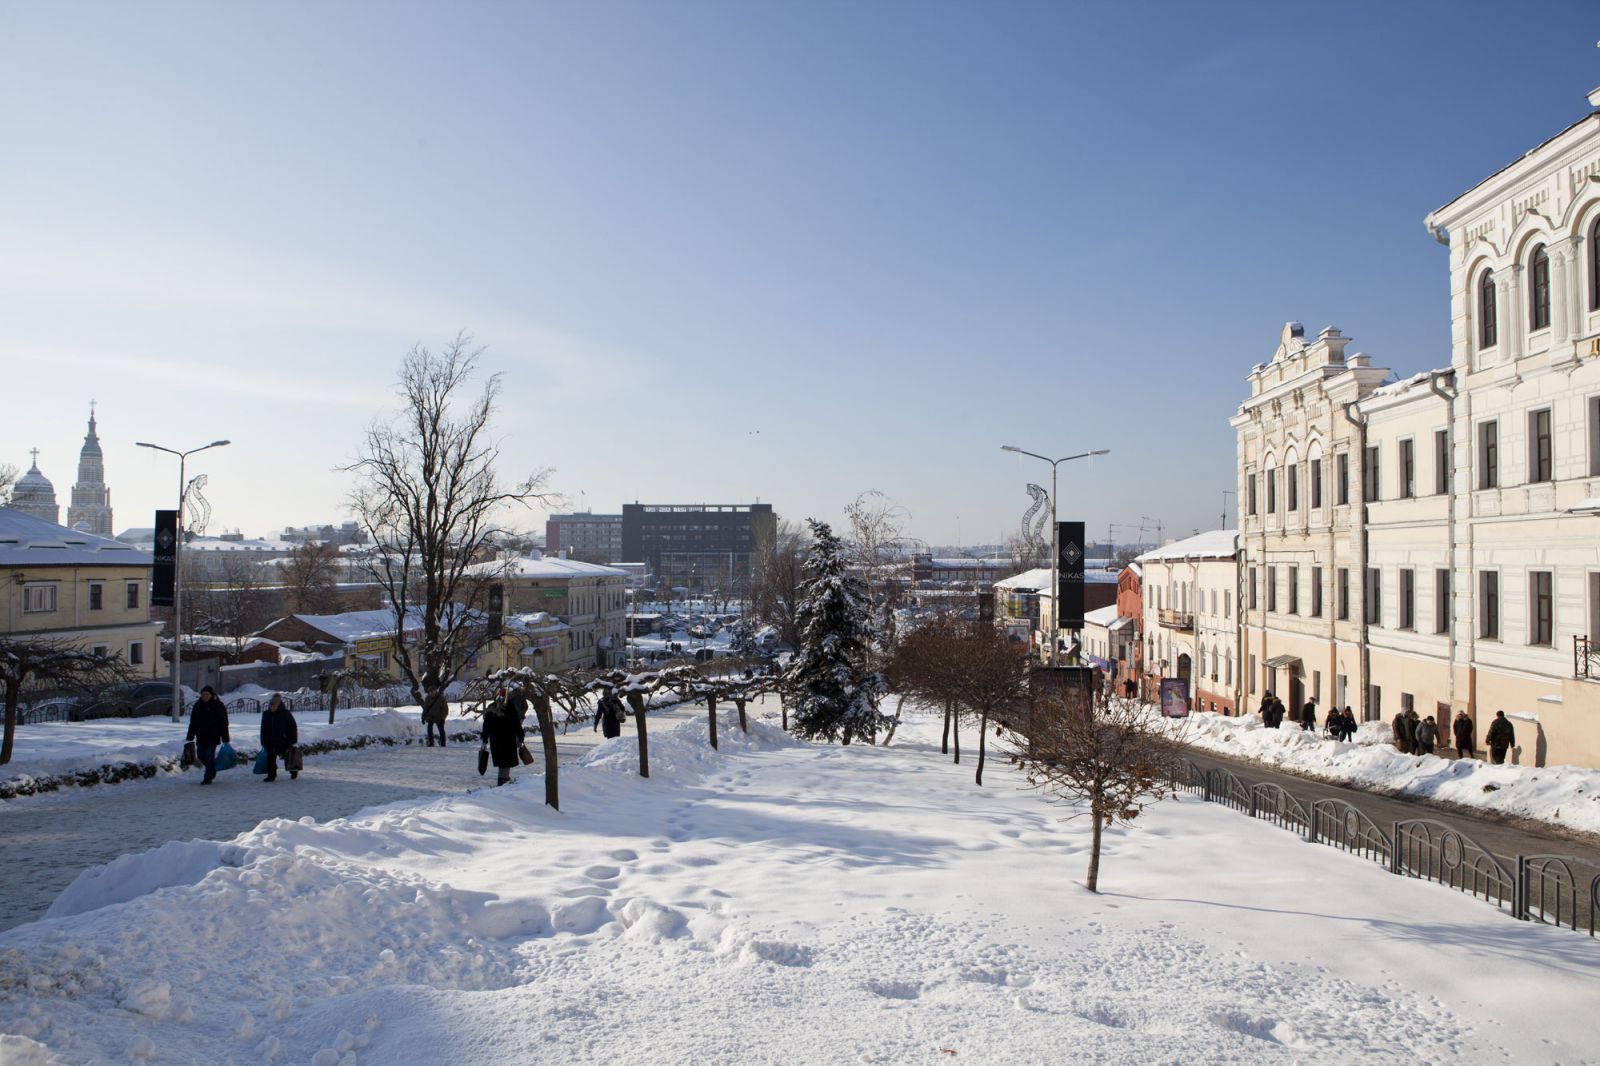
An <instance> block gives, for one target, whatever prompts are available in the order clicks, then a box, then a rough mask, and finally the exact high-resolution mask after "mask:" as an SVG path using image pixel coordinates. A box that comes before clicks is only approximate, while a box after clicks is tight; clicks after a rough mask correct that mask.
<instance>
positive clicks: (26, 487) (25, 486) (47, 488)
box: [12, 461, 56, 499]
mask: <svg viewBox="0 0 1600 1066" xmlns="http://www.w3.org/2000/svg"><path fill="white" fill-rule="evenodd" d="M12 493H13V494H14V495H18V496H49V497H51V498H52V499H53V498H54V497H55V494H56V487H55V486H54V485H52V484H50V479H49V478H47V477H45V476H44V475H43V474H41V473H39V464H38V462H37V461H35V462H34V464H33V465H32V466H31V467H29V468H28V472H27V473H26V474H23V475H22V476H21V477H20V478H18V479H17V483H16V484H15V485H14V486H12Z"/></svg>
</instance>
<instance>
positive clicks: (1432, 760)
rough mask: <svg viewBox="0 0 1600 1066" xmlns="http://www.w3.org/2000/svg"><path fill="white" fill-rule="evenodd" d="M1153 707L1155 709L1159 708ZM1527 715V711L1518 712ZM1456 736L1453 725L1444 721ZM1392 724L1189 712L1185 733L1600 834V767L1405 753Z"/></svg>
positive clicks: (1309, 767) (1331, 772)
mask: <svg viewBox="0 0 1600 1066" xmlns="http://www.w3.org/2000/svg"><path fill="white" fill-rule="evenodd" d="M1151 713H1156V712H1155V711H1154V709H1152V712H1151ZM1516 717H1522V716H1516ZM1442 728H1443V730H1444V732H1445V734H1446V736H1445V738H1444V740H1441V746H1443V745H1444V744H1445V743H1446V742H1447V741H1448V739H1449V737H1448V734H1449V728H1450V726H1449V723H1448V722H1447V723H1444V725H1443V727H1442ZM1393 737H1394V733H1393V730H1392V727H1391V726H1390V724H1389V723H1388V722H1366V723H1364V724H1362V726H1361V728H1360V729H1359V730H1358V731H1357V733H1356V737H1355V739H1354V740H1353V741H1352V742H1350V743H1344V742H1342V741H1337V740H1331V739H1329V738H1328V737H1327V736H1326V735H1324V734H1322V733H1321V732H1320V731H1319V732H1309V731H1306V730H1302V729H1301V728H1300V727H1299V726H1297V725H1295V724H1294V723H1293V722H1287V721H1286V722H1284V723H1283V728H1281V729H1268V728H1266V726H1264V725H1262V723H1261V719H1260V717H1259V716H1257V715H1253V714H1251V715H1245V716H1243V717H1239V718H1229V717H1226V716H1223V715H1219V714H1213V713H1209V712H1196V713H1192V714H1190V716H1189V731H1188V734H1187V737H1186V739H1187V740H1188V741H1189V743H1191V744H1193V745H1194V746H1195V747H1197V748H1203V749H1205V750H1207V751H1214V752H1217V753H1218V754H1220V755H1228V756H1231V757H1233V758H1236V759H1246V760H1248V761H1250V762H1256V763H1260V764H1262V765H1263V766H1270V767H1274V768H1276V769H1280V770H1287V771H1289V772H1291V773H1297V774H1303V775H1305V776H1307V777H1314V778H1318V779H1320V780H1323V781H1329V782H1333V783H1335V784H1341V785H1354V786H1356V787H1358V788H1367V789H1372V790H1374V791H1380V792H1387V793H1392V794H1396V795H1402V796H1418V797H1424V798H1427V799H1432V800H1438V801H1440V802H1444V803H1453V804H1456V805H1459V806H1462V807H1470V808H1474V809H1476V810H1482V811H1489V812H1493V813H1495V814H1501V815H1512V816H1515V817H1518V818H1526V819H1529V820H1532V821H1538V822H1545V823H1548V824H1550V825H1554V826H1561V827H1564V828H1566V829H1576V830H1579V831H1582V832H1586V833H1597V834H1600V770H1592V769H1588V768H1586V767H1581V766H1544V767H1533V766H1518V765H1513V764H1512V763H1509V762H1507V763H1504V764H1502V765H1499V766H1496V765H1494V764H1492V763H1488V762H1484V761H1483V760H1481V759H1444V758H1440V757H1439V756H1437V755H1406V754H1403V753H1402V752H1400V751H1398V750H1396V749H1395V747H1394V742H1393Z"/></svg>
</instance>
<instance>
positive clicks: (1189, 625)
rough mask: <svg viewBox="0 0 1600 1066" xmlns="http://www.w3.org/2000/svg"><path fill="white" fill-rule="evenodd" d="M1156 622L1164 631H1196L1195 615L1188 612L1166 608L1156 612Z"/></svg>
mask: <svg viewBox="0 0 1600 1066" xmlns="http://www.w3.org/2000/svg"><path fill="white" fill-rule="evenodd" d="M1156 620H1157V621H1158V622H1160V623H1161V628H1163V629H1188V630H1192V629H1194V615H1193V614H1190V613H1189V612H1188V611H1173V610H1168V609H1167V608H1165V607H1162V608H1160V609H1159V610H1157V611H1156Z"/></svg>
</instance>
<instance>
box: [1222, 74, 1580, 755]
mask: <svg viewBox="0 0 1600 1066" xmlns="http://www.w3.org/2000/svg"><path fill="white" fill-rule="evenodd" d="M1590 102H1591V104H1594V105H1595V106H1597V107H1600V91H1597V92H1596V93H1595V94H1592V95H1591V97H1590ZM1426 222H1427V226H1428V229H1429V231H1430V232H1431V233H1432V234H1433V235H1434V237H1435V238H1436V239H1437V240H1438V241H1439V242H1440V243H1442V244H1444V245H1446V246H1447V247H1448V248H1449V252H1450V293H1451V323H1452V331H1451V358H1450V365H1449V366H1448V367H1445V368H1441V369H1439V370H1435V371H1430V372H1428V373H1424V374H1418V375H1416V376H1415V377H1412V378H1409V379H1407V380H1404V381H1399V382H1395V383H1392V384H1388V385H1381V384H1380V382H1381V381H1383V380H1384V378H1385V377H1386V376H1387V372H1386V371H1383V370H1379V369H1376V368H1372V367H1370V366H1369V365H1368V363H1367V360H1366V359H1365V357H1363V356H1359V355H1353V356H1351V357H1349V358H1348V359H1347V358H1346V357H1345V356H1344V350H1343V349H1344V346H1345V342H1344V338H1343V337H1342V336H1341V335H1340V334H1339V332H1338V331H1337V330H1326V331H1324V332H1323V334H1322V335H1321V336H1320V337H1318V339H1317V341H1316V342H1314V343H1311V344H1307V343H1306V342H1305V340H1304V336H1303V332H1302V331H1298V330H1295V329H1293V328H1286V329H1285V331H1284V335H1283V337H1282V339H1281V342H1280V344H1279V347H1278V351H1277V353H1276V354H1275V355H1274V357H1273V359H1272V361H1271V362H1270V363H1267V364H1263V365H1258V366H1257V367H1256V368H1255V370H1254V371H1252V373H1251V375H1250V381H1251V395H1250V398H1249V399H1248V400H1246V401H1245V402H1244V403H1243V404H1242V405H1241V406H1240V408H1239V411H1238V413H1237V414H1236V415H1235V416H1234V418H1233V419H1232V424H1233V426H1234V428H1235V431H1236V433H1237V435H1238V442H1239V493H1240V496H1239V499H1240V501H1241V505H1240V511H1241V514H1242V521H1241V530H1240V541H1241V543H1240V565H1241V573H1242V575H1243V579H1244V583H1245V584H1244V588H1245V599H1246V607H1245V616H1244V644H1245V651H1244V655H1245V664H1246V678H1247V696H1250V697H1254V696H1256V695H1258V694H1259V692H1260V691H1261V690H1262V689H1263V688H1272V689H1273V690H1274V691H1276V692H1278V694H1279V695H1280V696H1283V697H1284V700H1285V702H1286V703H1288V704H1290V706H1294V705H1295V704H1297V703H1298V702H1299V701H1300V700H1301V699H1302V698H1303V697H1304V696H1305V695H1312V694H1315V695H1318V696H1320V697H1322V703H1323V704H1324V706H1326V704H1327V702H1329V700H1330V699H1331V701H1332V702H1335V703H1338V704H1340V705H1344V704H1350V705H1351V706H1353V707H1355V708H1356V710H1357V712H1358V715H1359V717H1361V718H1363V719H1367V720H1371V719H1376V718H1382V719H1385V720H1387V719H1389V718H1392V717H1393V715H1394V714H1395V713H1396V712H1398V711H1401V710H1404V709H1408V708H1409V709H1414V710H1415V711H1416V712H1417V713H1418V714H1419V715H1429V714H1431V715H1434V716H1435V717H1436V718H1440V719H1449V718H1453V717H1454V716H1455V714H1456V712H1458V711H1465V712H1466V713H1467V714H1468V715H1469V716H1470V717H1471V718H1472V719H1473V721H1474V723H1475V727H1476V731H1477V736H1478V742H1479V745H1480V746H1481V745H1482V742H1483V740H1482V738H1483V733H1484V730H1485V729H1486V728H1487V726H1488V723H1489V722H1490V721H1491V720H1492V719H1493V718H1494V714H1495V712H1496V711H1500V710H1503V711H1505V712H1506V715H1507V716H1508V717H1509V718H1511V719H1512V720H1513V724H1514V725H1515V726H1516V729H1517V748H1516V749H1514V752H1513V758H1515V759H1517V760H1518V761H1521V762H1524V763H1530V764H1534V765H1544V764H1546V763H1578V764H1584V765H1590V766H1600V654H1597V651H1596V642H1597V641H1600V112H1595V113H1591V114H1590V115H1588V116H1587V117H1585V118H1584V119H1582V120H1581V121H1579V122H1577V123H1574V124H1573V125H1571V126H1569V127H1568V128H1567V129H1565V130H1563V131H1562V132H1561V133H1559V134H1557V135H1556V136H1555V137H1553V138H1551V139H1550V140H1548V141H1545V142H1544V143H1543V144H1541V145H1539V146H1538V147H1536V148H1534V149H1533V150H1532V151H1530V152H1528V153H1527V154H1526V155H1524V156H1522V157H1521V158H1519V159H1517V160H1516V161H1515V162H1513V163H1511V164H1510V165H1508V166H1506V167H1505V168H1503V169H1501V170H1500V171H1498V172H1496V173H1495V174H1493V175H1491V176H1490V177H1489V178H1487V179H1485V180H1484V181H1483V182H1481V183H1479V184H1478V185H1476V186H1474V187H1473V188H1471V189H1470V190H1468V191H1467V192H1465V193H1463V194H1462V195H1461V196H1459V197H1457V198H1456V199H1454V200H1452V201H1451V202H1450V203H1448V204H1446V205H1444V206H1443V207H1441V208H1439V209H1438V210H1437V211H1435V212H1433V213H1432V214H1430V215H1429V216H1428V218H1427V220H1426ZM1441 724H1442V725H1443V723H1442V722H1441ZM1446 729H1447V727H1446ZM1446 735H1448V732H1446Z"/></svg>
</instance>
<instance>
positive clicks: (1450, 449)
mask: <svg viewBox="0 0 1600 1066" xmlns="http://www.w3.org/2000/svg"><path fill="white" fill-rule="evenodd" d="M1453 376H1454V371H1449V370H1442V371H1435V372H1434V373H1432V374H1429V375H1428V388H1429V389H1430V390H1432V392H1433V394H1434V395H1435V396H1438V397H1440V398H1441V399H1443V400H1444V402H1445V410H1446V412H1447V413H1446V415H1445V430H1444V433H1445V438H1444V440H1445V444H1444V446H1445V456H1446V457H1447V458H1448V459H1449V461H1450V472H1449V475H1448V477H1447V480H1446V481H1445V494H1446V497H1447V499H1446V500H1445V504H1446V507H1447V508H1448V510H1447V511H1446V518H1445V527H1444V528H1445V535H1446V536H1447V537H1449V542H1448V543H1447V544H1446V546H1445V559H1446V564H1445V565H1447V566H1449V568H1450V613H1449V614H1448V615H1447V616H1446V617H1445V632H1446V634H1447V636H1448V640H1449V649H1450V650H1449V663H1450V666H1449V669H1448V670H1447V671H1446V675H1445V676H1446V683H1445V692H1446V695H1447V697H1448V698H1449V700H1450V709H1451V713H1452V714H1454V713H1455V705H1456V610H1455V607H1456V491H1455V478H1456V470H1455V466H1456V463H1455V458H1456V390H1455V388H1454V386H1451V387H1450V388H1449V389H1445V388H1442V387H1440V385H1439V382H1440V380H1441V379H1443V378H1449V377H1453Z"/></svg>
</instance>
